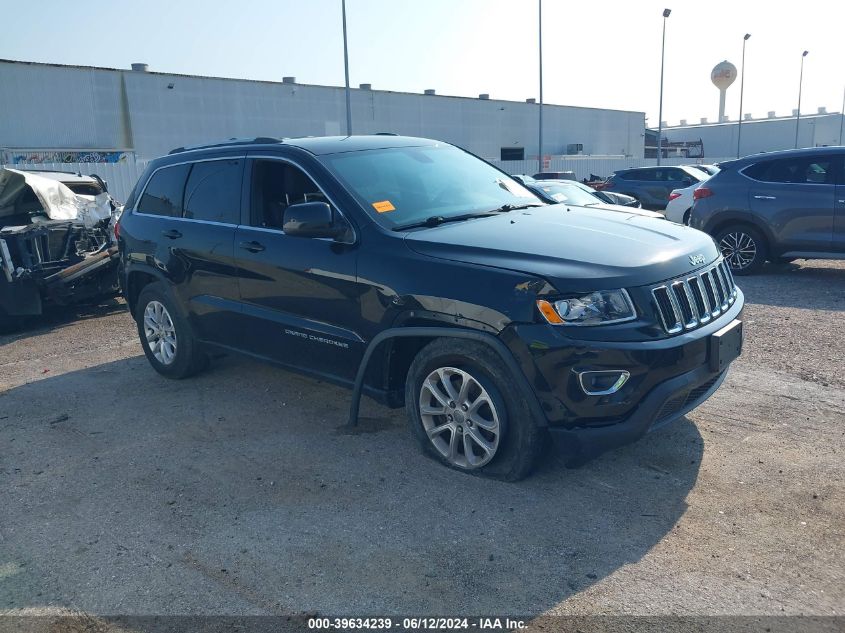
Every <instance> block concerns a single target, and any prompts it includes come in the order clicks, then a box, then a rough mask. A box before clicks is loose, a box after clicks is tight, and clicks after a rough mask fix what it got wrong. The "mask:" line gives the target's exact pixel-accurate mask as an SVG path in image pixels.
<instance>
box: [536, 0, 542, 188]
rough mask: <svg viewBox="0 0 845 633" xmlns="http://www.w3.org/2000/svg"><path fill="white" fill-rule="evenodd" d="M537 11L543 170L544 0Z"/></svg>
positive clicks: (539, 160) (539, 143)
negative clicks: (538, 22)
mask: <svg viewBox="0 0 845 633" xmlns="http://www.w3.org/2000/svg"><path fill="white" fill-rule="evenodd" d="M537 4H538V7H537V13H538V15H539V18H540V24H539V26H538V34H539V37H538V38H537V39H538V41H539V44H540V51H539V52H540V129H539V132H538V134H539V138H538V139H537V171H538V172H542V171H543V0H537Z"/></svg>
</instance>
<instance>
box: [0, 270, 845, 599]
mask: <svg viewBox="0 0 845 633" xmlns="http://www.w3.org/2000/svg"><path fill="white" fill-rule="evenodd" d="M740 285H741V286H742V287H743V289H744V290H745V292H746V296H747V300H748V306H747V309H746V313H745V321H746V334H747V345H746V350H745V353H744V355H743V356H742V358H740V359H739V360H738V361H737V362H736V363H735V365H734V367H733V369H732V370H731V373H730V375H729V378H728V380H727V381H726V382H725V384H724V386H723V387H722V389H721V390H720V391H719V392H718V393H717V394H716V395H715V396H714V397H713V398H711V399H710V400H709V401H708V402H707V403H705V404H704V405H702V406H701V407H699V408H698V409H696V410H695V411H693V412H692V413H690V414H689V415H688V416H687V418H685V419H682V420H680V421H679V422H677V423H676V424H674V425H671V426H669V427H666V428H664V429H661V430H659V431H656V432H655V433H653V434H651V435H649V436H648V437H646V438H644V439H643V440H641V441H640V442H638V443H636V444H634V445H632V446H628V447H625V448H622V449H619V450H616V451H613V452H611V453H609V454H607V455H605V456H603V457H601V458H599V459H597V460H595V461H593V462H591V463H589V464H587V465H586V466H584V467H583V468H580V469H577V470H567V469H566V468H564V467H563V465H562V464H561V463H560V461H559V460H558V459H557V458H556V457H555V456H554V455H550V456H549V457H548V458H547V459H546V460H545V462H544V463H543V465H542V467H541V468H540V470H539V472H538V473H536V474H535V475H534V476H533V477H532V478H530V479H528V480H526V481H523V482H520V483H517V484H506V483H500V482H492V481H486V480H483V479H480V478H476V477H470V476H466V475H462V474H460V473H455V472H452V471H449V470H447V469H445V468H442V467H440V466H438V465H437V464H435V463H434V462H432V461H430V460H429V459H427V458H425V457H423V456H421V455H420V454H419V453H418V451H417V448H416V446H415V444H414V443H413V441H412V440H411V438H410V436H409V433H408V431H407V429H406V422H405V419H404V415H403V413H402V412H401V411H391V410H388V409H385V408H381V407H379V406H377V405H375V404H374V403H372V402H365V403H364V407H363V415H364V416H365V417H364V420H363V423H362V426H361V428H360V430H359V431H358V432H356V433H354V434H349V433H347V432H345V431H344V430H343V429H342V428H341V425H342V424H343V422H344V420H345V414H346V409H347V406H348V401H349V400H348V398H349V396H348V392H346V391H344V390H342V389H339V388H336V387H334V386H331V385H326V384H323V383H319V382H315V381H312V380H309V379H306V378H302V377H299V376H297V375H294V374H291V373H288V372H285V371H282V370H279V369H276V368H272V367H268V366H265V365H261V364H257V363H254V362H251V361H248V360H244V359H239V358H233V357H227V358H224V359H221V360H220V361H218V362H216V363H215V364H214V366H213V368H212V369H211V370H210V371H208V372H207V373H205V374H203V375H201V376H198V377H196V378H195V379H191V380H189V381H183V382H173V381H168V380H166V379H164V378H161V377H159V376H158V375H156V374H155V373H154V372H153V371H152V369H151V368H149V366H148V364H147V362H146V360H145V359H144V358H143V355H142V354H141V351H140V347H139V345H138V343H137V340H136V333H135V330H134V324H133V323H132V321H131V319H130V318H129V316H128V315H127V314H126V312H125V311H124V310H123V307H122V304H121V303H120V301H116V302H111V303H110V304H108V305H105V306H101V307H99V308H97V309H92V310H90V311H89V312H87V313H82V314H80V315H79V316H80V318H78V319H75V320H74V319H72V318H71V317H70V316H68V315H59V316H54V317H52V318H51V319H50V320H48V321H47V322H45V323H43V324H42V326H40V327H38V328H36V329H32V330H30V331H27V332H24V333H21V334H18V335H15V336H6V337H0V350H2V354H0V389H2V391H0V446H2V447H3V450H2V452H0V508H2V513H1V514H0V613H2V612H3V610H6V613H32V612H39V610H44V609H48V610H49V609H57V608H68V609H74V610H79V611H83V612H86V613H92V614H100V615H108V614H208V613H213V614H290V613H302V612H320V613H326V614H339V615H362V614H378V613H382V614H383V613H392V614H417V615H420V614H422V615H428V614H433V613H439V614H444V615H450V614H456V613H496V614H508V613H513V614H523V615H531V616H534V615H538V614H543V613H546V614H577V615H589V614H647V615H661V614H703V615H720V614H754V615H782V614H815V615H832V614H842V613H843V611H845V527H843V526H844V525H845V524H843V519H845V486H843V473H844V472H845V467H843V460H842V453H843V446H845V442H843V436H845V390H844V389H843V386H845V372H843V368H845V325H843V316H845V264H843V263H842V262H827V261H820V262H803V261H802V262H798V264H797V265H793V266H789V267H786V268H778V269H774V268H773V269H768V270H766V271H764V274H762V275H760V276H757V277H752V278H743V279H741V280H740Z"/></svg>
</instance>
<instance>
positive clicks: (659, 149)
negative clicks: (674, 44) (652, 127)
mask: <svg viewBox="0 0 845 633" xmlns="http://www.w3.org/2000/svg"><path fill="white" fill-rule="evenodd" d="M671 13H672V9H663V45H662V46H661V48H660V112H659V114H658V117H657V164H658V165H660V159H661V157H662V156H663V62H664V61H665V59H666V18H668V17H669V15H670V14H671Z"/></svg>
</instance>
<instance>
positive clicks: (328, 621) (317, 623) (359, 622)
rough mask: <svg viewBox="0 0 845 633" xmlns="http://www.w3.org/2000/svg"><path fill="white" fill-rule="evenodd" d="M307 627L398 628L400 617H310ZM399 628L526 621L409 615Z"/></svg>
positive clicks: (485, 627) (489, 627) (494, 626)
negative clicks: (398, 618) (397, 618)
mask: <svg viewBox="0 0 845 633" xmlns="http://www.w3.org/2000/svg"><path fill="white" fill-rule="evenodd" d="M308 628H309V629H314V630H321V629H322V630H351V629H375V630H379V629H381V630H390V629H398V628H400V626H399V621H398V620H397V621H395V622H394V620H393V618H309V619H308ZM401 628H402V629H405V630H440V631H442V630H470V629H477V630H480V631H495V630H509V631H510V630H514V629H522V628H525V621H524V620H518V619H511V618H496V617H491V618H445V617H416V618H414V617H411V618H403V619H402V621H401Z"/></svg>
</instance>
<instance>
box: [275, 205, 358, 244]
mask: <svg viewBox="0 0 845 633" xmlns="http://www.w3.org/2000/svg"><path fill="white" fill-rule="evenodd" d="M282 229H283V230H284V232H285V234H286V235H291V236H293V237H328V238H332V239H335V238H337V237H340V236H341V235H343V234H344V233H345V232H346V226H345V225H344V224H342V223H340V222H337V221H336V220H335V217H334V212H333V211H332V208H331V207H330V206H329V205H328V204H327V203H325V202H301V203H299V204H292V205H290V206H289V207H288V208H286V209H285V214H284V222H283V224H282Z"/></svg>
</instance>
